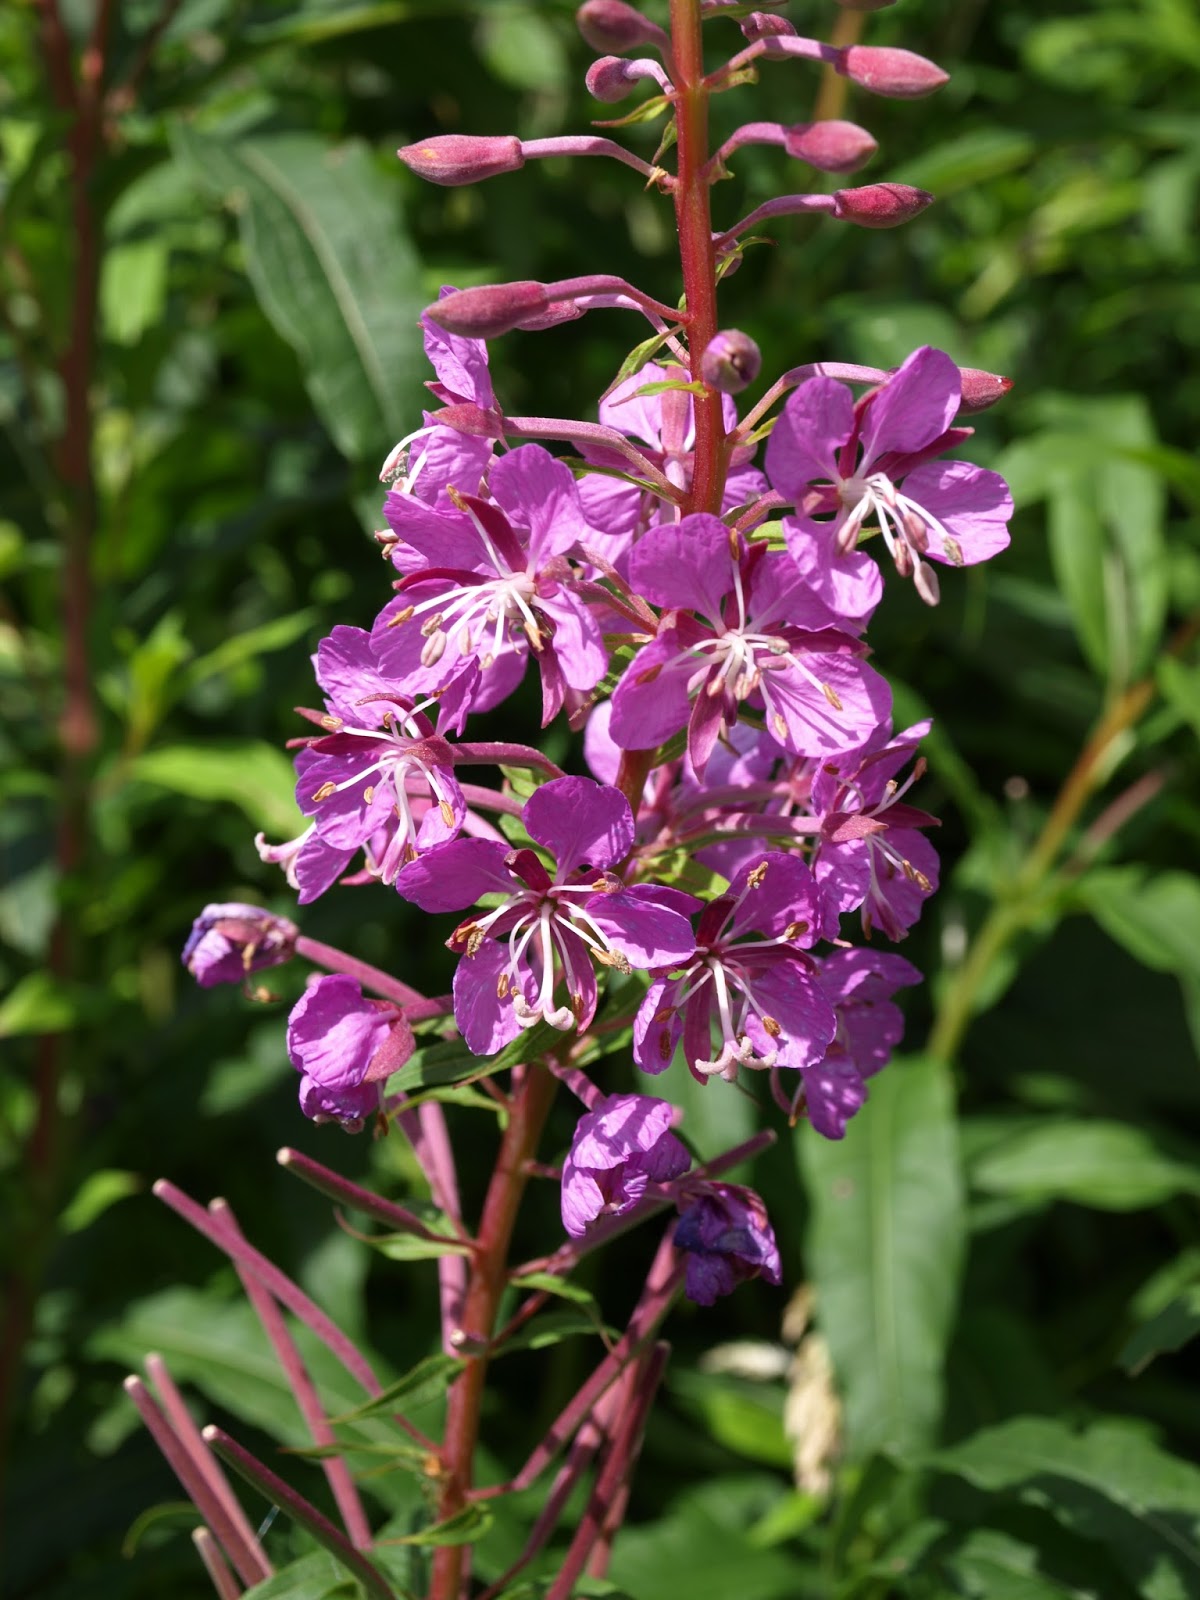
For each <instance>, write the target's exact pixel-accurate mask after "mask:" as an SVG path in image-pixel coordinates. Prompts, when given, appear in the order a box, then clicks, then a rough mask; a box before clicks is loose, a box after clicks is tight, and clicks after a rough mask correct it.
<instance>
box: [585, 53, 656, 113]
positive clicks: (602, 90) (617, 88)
mask: <svg viewBox="0 0 1200 1600" xmlns="http://www.w3.org/2000/svg"><path fill="white" fill-rule="evenodd" d="M642 77H643V74H642V73H641V72H638V71H636V70H635V68H634V63H633V62H632V61H623V60H622V59H621V57H620V56H601V57H600V59H599V61H593V62H592V64H591V66H590V67H589V68H588V69H587V76H586V77H585V79H584V82H585V83H586V85H587V92H588V93H589V94H590V95H591V97H592V99H593V100H602V101H603V102H604V104H605V105H608V106H611V105H615V104H616V102H617V101H618V100H624V99H626V98H627V97H628V96H629V95H630V94H632V93H633V90H634V88H635V87H636V85H637V84H638V83H639V82H640V81H641V79H642Z"/></svg>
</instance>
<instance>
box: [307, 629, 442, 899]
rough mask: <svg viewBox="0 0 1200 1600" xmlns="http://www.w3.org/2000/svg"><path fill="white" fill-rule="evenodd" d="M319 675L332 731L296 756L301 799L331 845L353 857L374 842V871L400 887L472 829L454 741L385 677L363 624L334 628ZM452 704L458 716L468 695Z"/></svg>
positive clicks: (324, 642)
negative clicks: (425, 856)
mask: <svg viewBox="0 0 1200 1600" xmlns="http://www.w3.org/2000/svg"><path fill="white" fill-rule="evenodd" d="M317 676H318V680H319V682H320V683H321V686H322V688H324V689H325V690H326V693H327V694H328V695H329V700H328V701H327V705H328V706H329V711H328V714H327V715H326V716H325V717H324V718H322V719H321V720H322V723H323V724H324V726H326V727H328V728H329V729H330V732H329V733H328V734H327V735H326V736H325V737H323V738H319V739H314V740H312V741H310V743H309V744H308V745H307V747H306V748H305V749H303V750H301V751H300V752H299V754H298V755H297V757H296V803H297V805H298V806H299V807H300V809H301V811H303V812H304V813H305V814H306V815H307V816H310V817H313V818H314V820H315V826H316V832H317V835H318V837H319V839H320V840H321V842H322V843H323V844H324V845H326V846H327V847H328V848H329V849H330V850H332V851H335V852H338V853H344V856H345V861H348V860H349V859H350V857H351V856H353V855H354V853H355V852H356V851H358V850H359V849H361V848H362V847H363V846H365V845H366V846H369V849H368V856H369V862H370V867H371V870H372V872H373V874H374V875H375V876H376V877H379V878H381V879H382V880H383V882H384V883H394V882H395V880H396V874H397V873H398V872H399V870H400V868H401V867H402V866H403V865H404V863H405V862H406V861H411V860H413V859H414V858H415V857H416V856H417V855H418V854H419V853H420V852H421V851H422V850H428V849H430V848H431V847H432V846H433V845H436V844H444V843H445V842H446V841H447V840H448V839H452V838H454V836H455V835H456V834H457V833H458V832H459V830H460V829H461V827H462V825H463V820H464V818H465V816H466V809H467V808H466V802H465V800H464V799H463V795H462V790H461V789H460V788H459V786H458V781H457V779H456V778H455V776H454V757H453V755H452V753H451V750H450V746H449V745H448V744H447V743H446V741H445V740H444V739H442V738H441V737H439V736H438V735H437V734H435V733H434V731H433V728H432V726H431V725H430V723H429V721H428V719H427V718H426V717H424V716H423V715H421V714H420V713H419V712H417V711H416V710H414V708H413V702H412V700H411V699H410V698H408V697H407V696H406V695H404V694H402V693H401V692H400V691H399V690H398V689H397V688H396V687H395V685H393V684H389V683H387V682H386V681H385V680H384V679H383V678H382V677H381V676H380V675H379V672H378V670H377V668H376V664H375V652H374V649H373V646H372V643H371V636H370V634H368V633H364V632H363V630H362V629H361V628H345V627H339V628H335V629H334V630H333V633H332V634H331V635H330V636H329V638H328V639H323V640H322V641H321V644H320V647H319V649H318V652H317ZM459 687H461V686H460V685H458V684H456V685H455V688H459ZM447 700H449V701H450V702H451V706H450V707H448V706H447V705H445V704H443V706H442V714H443V716H447V715H448V716H450V717H453V716H454V709H453V708H454V707H461V706H462V704H463V701H462V697H461V696H457V697H456V696H455V695H454V694H453V693H451V694H450V695H448V696H447ZM344 864H345V862H343V865H344ZM338 870H341V868H339V869H338ZM302 898H303V896H302Z"/></svg>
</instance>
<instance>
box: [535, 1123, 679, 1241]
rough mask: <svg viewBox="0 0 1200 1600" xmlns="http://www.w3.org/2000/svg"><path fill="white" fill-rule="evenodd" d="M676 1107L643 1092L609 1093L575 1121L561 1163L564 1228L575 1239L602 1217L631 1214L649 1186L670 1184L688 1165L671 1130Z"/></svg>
mask: <svg viewBox="0 0 1200 1600" xmlns="http://www.w3.org/2000/svg"><path fill="white" fill-rule="evenodd" d="M680 1115H681V1113H680V1111H679V1109H678V1107H676V1106H672V1105H669V1104H668V1103H667V1101H665V1100H655V1099H652V1098H651V1097H650V1096H649V1095H644V1094H610V1095H608V1096H607V1097H606V1098H605V1099H604V1100H602V1101H601V1102H600V1104H599V1105H598V1106H596V1107H595V1109H594V1110H592V1111H589V1112H587V1113H586V1114H585V1115H584V1116H582V1117H580V1119H579V1121H578V1123H576V1125H575V1134H574V1137H573V1138H572V1140H571V1151H570V1154H569V1155H568V1156H567V1159H566V1161H565V1162H564V1163H563V1174H562V1219H563V1227H564V1228H565V1229H566V1230H567V1232H568V1233H569V1234H570V1235H571V1236H572V1238H575V1239H580V1238H582V1237H583V1236H584V1234H586V1233H587V1231H588V1229H589V1228H590V1227H591V1225H592V1224H593V1223H594V1222H596V1221H598V1220H599V1219H600V1218H601V1217H621V1216H624V1215H625V1213H626V1212H628V1211H632V1210H633V1209H634V1207H635V1206H636V1205H637V1204H638V1203H639V1201H640V1200H641V1199H642V1197H643V1196H644V1195H645V1193H646V1187H647V1185H648V1184H651V1183H669V1182H670V1180H671V1179H672V1178H678V1177H681V1176H682V1175H683V1173H685V1172H686V1171H687V1170H688V1168H689V1167H690V1166H691V1164H692V1158H691V1157H690V1156H689V1155H688V1152H687V1150H686V1149H685V1148H684V1147H683V1145H682V1144H681V1143H680V1142H679V1140H678V1139H677V1138H676V1137H675V1135H674V1134H673V1133H672V1132H671V1129H672V1127H674V1125H675V1124H676V1123H677V1122H678V1121H679V1118H680Z"/></svg>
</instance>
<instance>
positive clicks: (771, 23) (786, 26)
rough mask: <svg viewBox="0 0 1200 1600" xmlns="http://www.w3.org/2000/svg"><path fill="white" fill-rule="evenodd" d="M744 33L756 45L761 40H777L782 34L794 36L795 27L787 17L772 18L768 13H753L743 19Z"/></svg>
mask: <svg viewBox="0 0 1200 1600" xmlns="http://www.w3.org/2000/svg"><path fill="white" fill-rule="evenodd" d="M742 32H743V33H744V34H745V35H746V37H747V39H749V41H750V43H751V44H755V43H756V42H757V41H758V40H759V39H777V38H779V37H780V35H782V34H788V35H794V34H795V32H796V28H795V25H794V24H793V23H791V22H789V21H788V19H787V18H786V17H772V16H770V15H769V14H768V13H767V12H766V11H752V12H751V13H750V15H749V16H748V17H743V18H742Z"/></svg>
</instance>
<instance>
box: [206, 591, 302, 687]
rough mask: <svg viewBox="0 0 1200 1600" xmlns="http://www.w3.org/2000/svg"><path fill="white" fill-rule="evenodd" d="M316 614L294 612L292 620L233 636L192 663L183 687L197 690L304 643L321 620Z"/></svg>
mask: <svg viewBox="0 0 1200 1600" xmlns="http://www.w3.org/2000/svg"><path fill="white" fill-rule="evenodd" d="M318 615H319V614H318V613H317V612H316V611H314V610H311V609H309V610H305V611H293V612H292V613H291V615H290V616H286V617H274V618H272V620H271V621H270V622H264V623H262V624H261V625H260V626H259V627H257V628H247V629H246V631H245V632H244V633H235V634H232V635H231V636H230V637H229V638H228V639H225V640H223V641H222V643H221V644H219V645H218V646H217V648H216V649H215V650H210V651H209V653H208V654H207V655H206V656H200V657H199V658H198V659H197V660H195V661H193V662H191V663H190V664H189V665H188V667H187V670H186V671H185V672H184V673H183V675H182V676H183V686H184V687H185V688H187V689H190V688H193V687H194V686H195V685H196V684H198V683H203V682H204V681H205V680H206V679H208V678H215V677H216V676H217V675H218V673H222V672H232V671H233V670H234V669H235V668H236V667H240V666H241V665H242V663H243V662H244V661H251V660H254V659H255V658H256V657H258V656H265V655H268V654H269V653H270V652H271V651H272V650H282V649H284V648H286V646H287V645H289V644H292V643H293V642H294V641H295V640H296V639H300V638H302V637H303V636H304V634H306V633H307V632H308V630H309V629H310V628H312V627H313V626H314V625H315V624H316V623H317V620H318Z"/></svg>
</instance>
